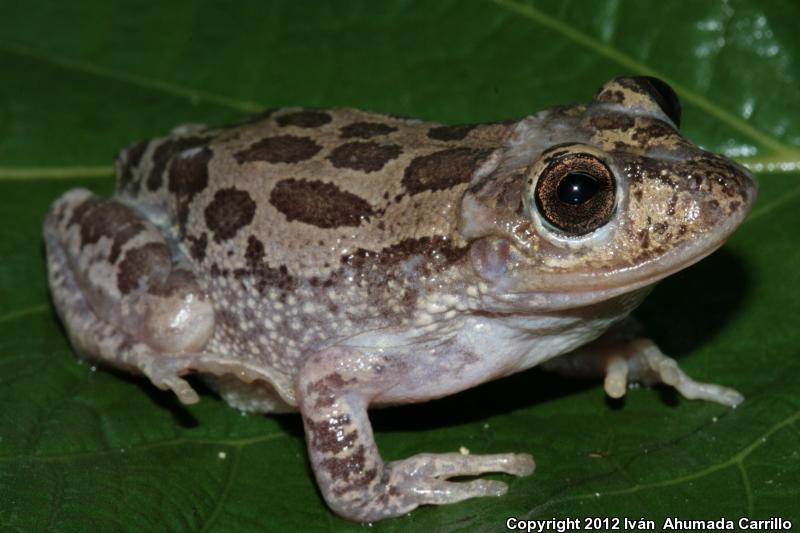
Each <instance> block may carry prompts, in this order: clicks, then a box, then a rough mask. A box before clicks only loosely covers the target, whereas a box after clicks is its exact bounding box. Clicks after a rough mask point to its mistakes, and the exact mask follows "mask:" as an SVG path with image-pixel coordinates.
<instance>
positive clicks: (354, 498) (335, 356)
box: [296, 347, 534, 522]
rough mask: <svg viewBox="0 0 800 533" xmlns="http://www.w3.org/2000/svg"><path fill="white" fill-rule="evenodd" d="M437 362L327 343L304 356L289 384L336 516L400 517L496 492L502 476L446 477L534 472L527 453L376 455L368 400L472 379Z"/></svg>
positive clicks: (428, 392)
mask: <svg viewBox="0 0 800 533" xmlns="http://www.w3.org/2000/svg"><path fill="white" fill-rule="evenodd" d="M443 365H444V363H442V362H440V361H436V360H435V357H432V356H426V355H425V354H424V350H420V351H419V352H418V353H415V354H406V355H404V356H403V357H396V358H390V357H387V356H385V355H384V354H383V353H368V352H365V351H363V350H361V349H358V348H352V347H341V348H339V347H333V348H329V349H326V350H324V351H322V352H319V353H317V354H315V355H312V356H310V357H309V359H307V360H306V362H305V363H304V365H303V367H302V369H301V371H300V375H299V378H298V382H297V387H296V392H297V399H298V404H299V407H300V410H301V412H302V415H303V423H304V426H305V433H306V443H307V446H308V451H309V457H310V459H311V463H312V466H313V469H314V474H315V476H316V478H317V482H318V485H319V487H320V490H321V491H322V494H323V496H324V497H325V500H326V501H327V502H328V505H330V506H331V508H332V509H333V510H334V511H336V512H337V513H338V514H340V515H342V516H344V517H346V518H349V519H351V520H358V521H364V522H367V521H373V520H380V519H383V518H388V517H393V516H400V515H403V514H405V513H407V512H409V511H411V510H412V509H414V508H416V507H417V506H419V505H424V504H434V505H440V504H446V503H453V502H458V501H461V500H465V499H468V498H474V497H478V496H500V495H502V494H504V493H505V492H506V490H507V486H506V484H505V483H503V482H501V481H494V480H483V479H477V480H472V481H462V482H455V481H449V478H453V477H459V476H476V475H480V474H484V473H487V472H504V473H508V474H513V475H516V476H525V475H528V474H531V473H532V472H533V469H534V463H533V459H532V457H531V456H530V455H527V454H513V453H506V454H495V455H462V454H460V453H445V454H429V453H424V454H419V455H415V456H413V457H409V458H407V459H403V460H399V461H391V462H384V461H383V459H382V458H381V456H380V453H379V452H378V448H377V446H376V444H375V439H374V437H373V434H372V427H371V425H370V422H369V418H368V417H367V406H368V405H370V404H376V403H377V404H383V403H405V402H409V401H424V400H428V399H432V398H436V397H440V396H443V395H445V394H448V393H450V392H455V391H457V390H461V389H463V388H466V387H468V386H471V385H474V384H475V383H471V382H466V381H461V382H458V381H449V380H450V379H452V376H453V374H454V372H452V370H453V369H452V367H446V366H443ZM442 372H446V373H442ZM437 376H438V377H439V378H441V379H437ZM441 384H443V385H441Z"/></svg>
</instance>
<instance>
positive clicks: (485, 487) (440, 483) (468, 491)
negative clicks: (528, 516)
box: [386, 453, 535, 510]
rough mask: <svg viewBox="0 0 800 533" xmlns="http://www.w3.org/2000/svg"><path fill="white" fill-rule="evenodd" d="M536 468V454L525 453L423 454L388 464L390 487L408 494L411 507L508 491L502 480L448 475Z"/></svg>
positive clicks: (521, 471) (526, 472) (517, 472)
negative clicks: (460, 480) (473, 478)
mask: <svg viewBox="0 0 800 533" xmlns="http://www.w3.org/2000/svg"><path fill="white" fill-rule="evenodd" d="M534 468H535V464H534V462H533V457H531V456H530V455H528V454H526V453H520V454H516V453H501V454H493V455H462V454H460V453H442V454H432V453H422V454H419V455H415V456H413V457H409V458H408V459H403V460H401V461H392V462H390V463H388V464H386V470H387V471H388V473H389V476H388V477H389V482H388V483H387V486H388V487H394V488H395V490H399V491H400V492H402V493H404V494H405V498H404V499H405V500H406V501H405V503H404V505H405V506H407V507H409V510H410V509H413V508H414V507H416V506H418V505H422V504H431V505H442V504H446V503H455V502H459V501H461V500H466V499H469V498H475V497H478V496H502V495H503V494H505V493H506V491H508V485H506V484H505V483H503V482H502V481H495V480H486V479H476V480H473V481H465V482H452V481H446V480H447V479H449V478H452V477H458V476H479V475H481V474H486V473H489V472H502V473H505V474H511V475H514V476H527V475H530V474H532V473H533V470H534Z"/></svg>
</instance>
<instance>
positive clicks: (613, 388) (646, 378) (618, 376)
mask: <svg viewBox="0 0 800 533" xmlns="http://www.w3.org/2000/svg"><path fill="white" fill-rule="evenodd" d="M622 352H623V353H622V354H621V355H618V356H613V357H611V358H610V359H609V360H608V363H607V365H606V377H605V380H604V387H605V390H606V394H608V395H609V396H611V397H612V398H621V397H622V396H624V395H625V391H626V390H627V386H628V382H629V381H630V382H635V383H642V384H644V385H655V384H657V383H664V384H665V385H669V386H671V387H673V388H675V390H677V391H678V392H679V393H680V394H681V396H683V397H684V398H687V399H689V400H706V401H709V402H717V403H721V404H723V405H727V406H729V407H736V406H737V405H739V404H740V403H742V401H743V400H744V396H742V395H741V394H739V393H738V392H737V391H735V390H733V389H730V388H728V387H723V386H721V385H715V384H713V383H701V382H699V381H695V380H693V379H692V378H690V377H689V376H688V375H687V374H686V373H685V372H684V371H683V370H681V368H680V367H679V366H678V363H677V362H676V361H675V360H674V359H672V358H671V357H668V356H666V355H664V354H663V353H662V352H661V350H660V349H659V348H658V346H656V345H655V344H654V343H653V341H651V340H649V339H636V340H633V341H630V342H629V343H628V345H627V346H626V347H625V349H624V350H622ZM625 352H627V353H625Z"/></svg>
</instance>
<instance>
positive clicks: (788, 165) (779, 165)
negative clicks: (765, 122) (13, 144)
mask: <svg viewBox="0 0 800 533" xmlns="http://www.w3.org/2000/svg"><path fill="white" fill-rule="evenodd" d="M489 1H491V2H492V3H494V4H495V5H497V6H499V7H501V8H503V9H506V10H508V11H510V12H513V13H516V14H518V15H520V16H522V17H525V18H527V19H528V20H531V21H533V22H535V23H537V24H539V25H541V26H543V27H545V28H548V29H550V30H552V31H555V32H557V33H559V34H561V35H562V36H564V37H565V38H567V39H569V40H571V41H573V42H575V43H576V44H578V45H580V46H583V47H585V48H587V49H588V50H589V51H590V52H592V53H594V54H596V55H599V56H603V57H605V58H607V59H610V60H612V61H614V62H616V63H618V64H620V65H621V66H623V67H625V68H626V69H629V70H630V71H632V72H634V73H637V74H641V75H647V76H655V77H658V78H661V79H663V80H664V81H666V82H667V83H669V84H670V85H671V86H672V87H673V89H675V91H676V92H677V93H678V94H679V95H680V96H681V97H682V98H683V99H684V100H686V101H688V102H691V103H692V104H694V105H695V106H697V107H698V108H700V109H701V110H703V111H704V112H706V113H707V114H708V115H710V116H712V117H714V118H716V119H717V120H719V121H720V122H722V123H724V124H727V125H728V126H730V127H731V128H733V129H734V130H736V131H739V132H740V133H742V134H743V135H744V136H745V137H747V138H749V139H751V140H753V141H755V142H756V143H758V144H759V145H760V146H761V147H762V148H766V149H767V153H766V154H759V155H756V156H745V157H735V158H733V159H734V160H736V161H737V162H739V163H741V164H743V165H745V166H747V167H748V168H750V169H751V170H753V171H754V172H758V173H782V172H794V171H796V170H798V169H800V147H796V146H789V145H786V144H784V143H783V142H781V141H780V140H778V139H776V138H774V137H772V136H771V135H769V134H767V133H765V132H763V131H761V130H759V129H758V128H756V127H754V126H752V125H751V124H750V123H749V122H747V121H745V120H743V119H741V118H739V117H737V116H736V115H734V114H732V113H730V112H729V111H727V110H725V109H723V108H721V107H719V106H717V105H716V104H714V103H713V102H711V101H710V100H708V99H707V98H706V97H704V96H702V95H700V94H698V93H696V92H694V91H692V90H690V89H688V88H687V87H685V86H684V85H682V84H680V83H678V82H676V81H675V80H673V79H670V78H668V77H666V76H664V75H663V73H661V72H659V71H657V70H655V69H653V68H651V67H649V66H647V65H646V64H644V63H641V62H640V61H637V60H635V59H634V58H632V57H631V56H629V55H628V54H626V53H624V52H622V51H621V50H619V49H618V48H616V47H614V46H612V45H610V44H607V43H604V42H602V41H600V40H598V39H596V38H594V37H592V36H591V35H588V34H586V33H584V32H581V31H580V30H578V29H576V28H573V27H572V26H570V25H568V24H566V23H564V22H562V21H560V20H558V19H557V18H555V17H553V16H550V15H548V14H547V13H545V12H543V11H541V10H539V9H537V8H535V7H534V6H533V5H531V4H527V3H522V2H519V1H516V0H489ZM0 51H3V52H6V53H10V54H16V55H19V56H23V57H28V58H31V59H36V60H38V61H43V62H47V63H50V64H53V65H56V66H58V67H61V68H64V69H67V70H72V71H76V72H82V73H84V74H87V75H92V76H97V77H103V78H108V79H113V80H116V81H119V82H122V83H128V84H132V85H136V86H139V87H143V88H146V89H149V90H153V91H159V92H164V93H167V94H171V95H173V96H178V97H183V98H188V99H190V100H192V101H204V102H208V103H212V104H216V105H220V106H223V107H227V108H230V109H234V110H236V111H242V112H245V113H253V112H257V111H260V110H263V109H264V108H265V106H264V105H263V104H260V103H258V102H253V101H248V100H241V99H236V98H232V97H229V96H226V95H221V94H218V93H213V92H209V91H202V90H199V89H193V88H191V87H186V86H183V85H179V84H175V83H172V82H168V81H165V80H160V79H155V78H151V77H146V76H142V75H138V74H132V73H126V72H120V71H117V70H114V69H110V68H106V67H103V66H100V65H96V64H94V63H92V62H89V61H83V60H77V59H71V58H66V57H62V56H57V55H53V54H46V53H42V52H40V51H37V50H35V49H33V48H31V47H28V46H24V45H21V44H18V43H13V42H10V41H4V40H0ZM112 172H113V168H112V167H110V166H97V165H83V166H81V165H77V166H69V167H0V181H3V180H24V179H47V178H73V177H74V178H78V177H105V176H108V175H110V174H112Z"/></svg>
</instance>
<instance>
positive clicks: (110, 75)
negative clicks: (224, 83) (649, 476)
mask: <svg viewBox="0 0 800 533" xmlns="http://www.w3.org/2000/svg"><path fill="white" fill-rule="evenodd" d="M0 50H2V51H4V52H7V53H9V54H14V55H17V56H22V57H27V58H31V59H36V60H38V61H42V62H45V63H50V64H51V65H56V66H58V67H61V68H63V69H66V70H71V71H74V72H82V73H84V74H89V75H92V76H97V77H99V78H107V79H111V80H115V81H118V82H122V83H127V84H130V85H135V86H138V87H143V88H145V89H149V90H152V91H158V92H162V93H166V94H170V95H172V96H179V97H182V98H188V99H189V100H190V101H193V102H196V101H205V102H210V103H212V104H216V105H219V106H222V107H228V108H230V109H235V110H237V111H244V112H248V113H250V112H255V111H261V110H263V109H264V106H263V105H261V104H259V103H256V102H250V101H247V100H238V99H236V98H231V97H229V96H224V95H221V94H217V93H212V92H209V91H201V90H197V89H192V88H190V87H184V86H182V85H178V84H176V83H172V82H168V81H166V80H159V79H155V78H148V77H146V76H140V75H138V74H131V73H127V72H120V71H117V70H113V69H110V68H106V67H102V66H99V65H96V64H94V63H91V62H88V61H81V60H77V59H70V58H66V57H60V56H56V55H51V54H46V53H42V52H39V51H37V50H34V49H33V48H29V47H27V46H23V45H20V44H16V43H11V42H8V41H0Z"/></svg>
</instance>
